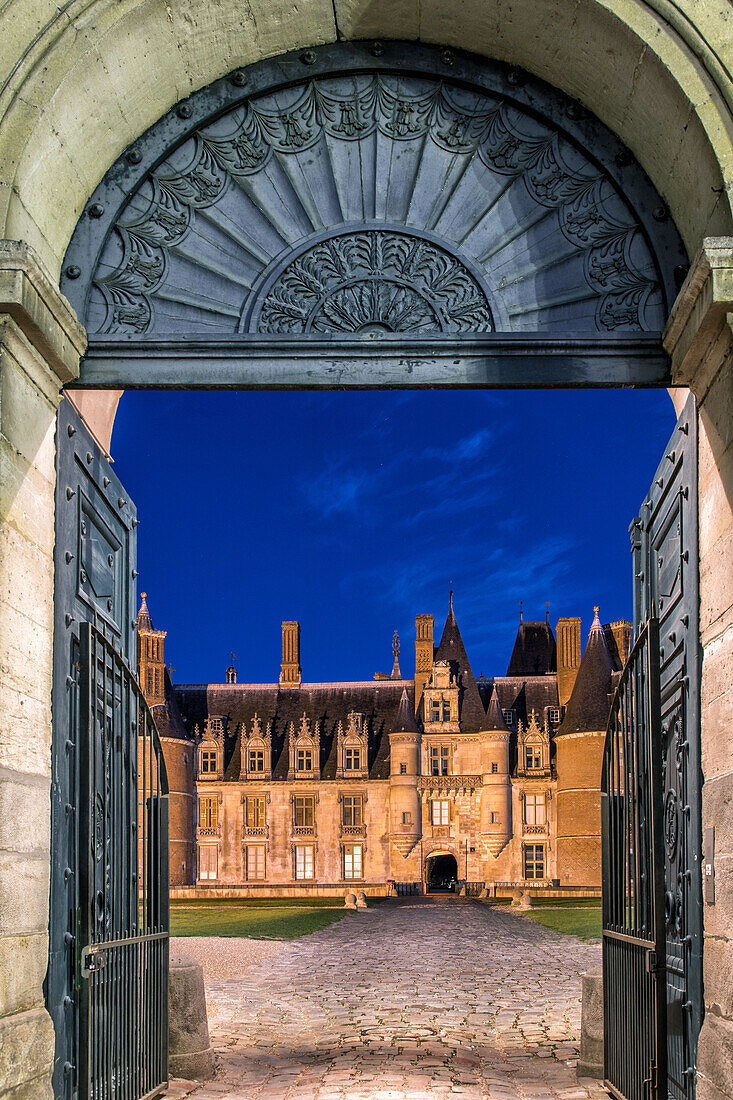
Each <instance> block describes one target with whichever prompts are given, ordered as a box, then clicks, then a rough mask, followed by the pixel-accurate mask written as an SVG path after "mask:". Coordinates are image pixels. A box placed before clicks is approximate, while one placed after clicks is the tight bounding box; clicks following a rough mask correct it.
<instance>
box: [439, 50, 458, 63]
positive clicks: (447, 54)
mask: <svg viewBox="0 0 733 1100" xmlns="http://www.w3.org/2000/svg"><path fill="white" fill-rule="evenodd" d="M440 60H441V63H442V64H443V65H452V64H453V62H454V61H455V58H454V57H453V54H452V53H451V51H450V50H443V52H442V54H441V55H440Z"/></svg>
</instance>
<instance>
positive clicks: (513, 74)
mask: <svg viewBox="0 0 733 1100" xmlns="http://www.w3.org/2000/svg"><path fill="white" fill-rule="evenodd" d="M506 81H507V84H511V85H512V86H513V87H514V88H519V87H521V86H522V84H524V73H522V72H520V71H519V69H510V70H509V72H508V73H507V74H506Z"/></svg>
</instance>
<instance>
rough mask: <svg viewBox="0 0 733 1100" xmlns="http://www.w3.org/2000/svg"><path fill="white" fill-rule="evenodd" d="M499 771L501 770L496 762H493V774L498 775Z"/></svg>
mask: <svg viewBox="0 0 733 1100" xmlns="http://www.w3.org/2000/svg"><path fill="white" fill-rule="evenodd" d="M498 770H499V765H498V764H497V762H496V760H492V761H491V774H492V775H496V773H497V772H498Z"/></svg>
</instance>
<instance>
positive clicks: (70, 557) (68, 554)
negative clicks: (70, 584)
mask: <svg viewBox="0 0 733 1100" xmlns="http://www.w3.org/2000/svg"><path fill="white" fill-rule="evenodd" d="M64 557H65V558H66V564H67V565H69V563H70V562H72V561H73V560H74V555H73V554H72V553H71V551H70V550H67V551H66V553H65V554H64Z"/></svg>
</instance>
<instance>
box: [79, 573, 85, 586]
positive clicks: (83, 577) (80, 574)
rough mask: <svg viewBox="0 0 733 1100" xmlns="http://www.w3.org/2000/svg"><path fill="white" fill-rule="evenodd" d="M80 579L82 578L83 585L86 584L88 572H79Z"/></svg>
mask: <svg viewBox="0 0 733 1100" xmlns="http://www.w3.org/2000/svg"><path fill="white" fill-rule="evenodd" d="M79 578H80V580H81V582H82V584H83V583H84V582H85V581H86V579H87V571H86V569H80V570H79Z"/></svg>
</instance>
